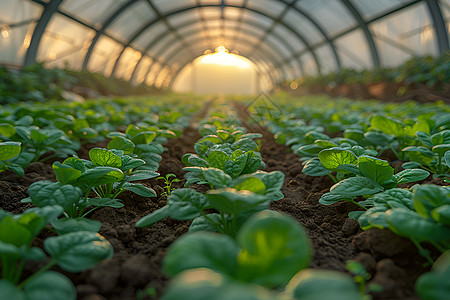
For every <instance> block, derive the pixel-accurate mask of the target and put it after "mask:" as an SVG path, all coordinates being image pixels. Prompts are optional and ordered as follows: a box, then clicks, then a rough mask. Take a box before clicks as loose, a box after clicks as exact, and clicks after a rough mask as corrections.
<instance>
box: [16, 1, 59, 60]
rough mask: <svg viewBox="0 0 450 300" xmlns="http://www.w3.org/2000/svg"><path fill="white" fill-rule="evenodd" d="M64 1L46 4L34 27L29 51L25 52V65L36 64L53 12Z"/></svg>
mask: <svg viewBox="0 0 450 300" xmlns="http://www.w3.org/2000/svg"><path fill="white" fill-rule="evenodd" d="M62 2H63V0H51V1H50V3H48V4H47V5H46V6H45V9H44V11H43V12H42V14H41V17H40V18H39V21H38V23H37V24H36V27H35V28H34V31H33V35H32V37H31V41H30V46H29V47H28V50H27V53H26V54H25V58H24V62H23V64H24V65H25V66H28V65H31V64H34V63H35V62H36V56H37V50H38V47H39V44H40V42H41V38H42V35H43V34H44V31H45V28H46V27H47V25H48V22H49V21H50V19H51V17H52V16H53V14H54V13H55V12H56V11H57V10H58V6H59V5H60V4H61V3H62Z"/></svg>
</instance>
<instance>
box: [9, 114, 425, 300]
mask: <svg viewBox="0 0 450 300" xmlns="http://www.w3.org/2000/svg"><path fill="white" fill-rule="evenodd" d="M240 111H241V112H242V111H243V110H242V109H240ZM249 132H261V133H263V135H264V137H263V140H262V147H261V154H262V157H263V159H264V161H265V162H266V163H267V169H266V171H274V170H279V171H282V172H283V173H285V175H286V178H285V184H284V187H283V189H282V192H283V193H284V195H285V198H284V199H283V200H280V201H277V202H274V203H273V204H272V205H271V209H274V210H277V211H281V212H284V213H286V214H289V215H291V216H293V217H294V218H296V219H297V220H298V221H299V222H300V223H301V224H302V225H303V226H304V227H305V228H306V230H307V232H308V234H309V237H310V240H311V243H312V246H313V248H314V259H313V262H312V264H311V267H313V268H321V269H331V270H338V271H345V263H346V261H348V260H357V261H359V262H360V263H362V264H363V265H364V266H365V267H366V269H367V270H368V271H369V272H370V273H371V274H372V275H373V279H372V281H371V282H373V283H378V284H381V285H382V286H383V288H384V291H383V292H381V293H378V294H374V295H373V296H374V299H418V297H417V296H415V294H414V282H415V280H416V279H417V277H418V276H420V275H421V274H422V273H424V272H426V271H428V269H426V268H423V267H422V265H423V264H424V263H425V260H424V259H423V258H422V257H421V256H420V255H419V254H418V251H417V249H416V248H415V247H414V245H412V243H411V242H410V241H409V240H407V239H404V238H401V237H398V236H396V235H394V234H392V233H391V232H390V231H388V230H369V231H365V232H363V231H361V229H359V225H358V223H357V222H356V221H354V220H352V219H350V218H348V217H347V213H348V212H350V211H352V210H355V209H357V207H355V206H354V204H352V203H348V202H341V203H336V204H334V205H330V206H324V205H321V204H319V203H318V199H319V198H320V196H321V195H322V194H323V193H324V192H326V191H328V189H329V188H330V186H331V185H332V184H333V182H332V181H331V179H329V178H328V177H310V176H306V175H304V174H303V173H301V169H302V167H301V163H300V161H298V157H297V156H296V155H295V154H293V153H292V152H290V150H289V148H288V147H286V146H283V145H278V144H276V143H275V141H274V139H273V137H272V135H271V134H270V133H269V132H267V131H266V130H265V129H263V128H260V127H249ZM199 138H200V136H199V134H198V133H197V130H196V129H194V128H193V127H189V128H187V129H186V130H185V131H184V133H183V134H182V135H181V136H180V137H179V138H177V139H173V140H169V141H168V143H167V144H166V145H165V147H166V148H167V150H166V151H165V152H164V153H163V155H162V156H163V160H162V161H161V163H160V168H159V172H160V173H161V175H166V174H167V173H174V174H176V175H177V177H178V178H182V175H183V173H184V172H183V171H182V168H183V165H182V163H181V161H180V160H181V156H182V155H183V154H184V153H187V152H193V151H194V150H193V145H194V143H195V141H197V140H198V139H199ZM86 148H87V147H86ZM83 151H84V152H83ZM85 151H86V149H84V150H82V152H81V153H85ZM43 179H47V180H55V178H54V175H53V172H52V170H51V166H50V165H49V164H39V163H37V164H33V165H32V166H30V167H29V168H27V175H26V176H25V177H24V178H23V179H19V178H17V177H14V176H13V174H11V173H8V172H4V173H1V175H0V180H2V181H0V207H1V208H3V209H5V210H8V211H12V212H15V213H19V212H21V211H23V210H24V209H25V208H27V207H29V206H30V205H29V204H22V203H20V202H19V201H20V199H22V198H25V197H26V196H27V195H26V188H27V187H28V186H29V185H30V184H31V183H32V182H34V181H37V180H43ZM143 183H144V184H146V185H148V186H151V187H153V188H154V189H155V191H157V193H158V197H157V198H143V197H140V196H137V195H135V194H132V193H128V192H127V193H123V194H121V195H120V197H119V198H121V199H122V200H123V202H124V204H125V206H124V207H123V208H120V209H112V208H102V209H99V210H98V211H96V212H95V213H93V214H92V215H91V216H90V218H92V219H95V220H99V221H101V222H102V223H103V226H102V229H101V231H100V234H102V235H104V236H105V237H106V238H107V239H108V240H109V241H110V242H111V244H112V245H113V247H114V252H115V256H114V258H113V259H111V260H108V261H106V262H103V263H101V264H99V265H98V266H97V267H95V268H94V269H92V270H89V271H85V272H82V273H79V274H67V273H65V274H66V275H67V276H69V277H70V278H71V279H72V280H73V282H74V283H75V285H76V287H77V292H78V299H82V300H94V299H97V300H100V299H108V300H119V299H120V300H127V299H138V296H137V295H138V294H140V293H142V291H144V290H146V289H149V288H150V289H154V291H155V293H156V296H154V297H150V296H144V297H143V298H142V299H158V298H159V297H160V296H161V294H163V292H164V288H165V287H166V285H167V283H168V278H167V277H166V276H165V275H164V274H163V273H162V271H161V265H162V259H163V257H164V255H165V253H166V249H167V247H168V246H169V245H170V244H171V243H172V242H173V241H174V240H175V239H176V238H178V237H179V236H181V235H182V234H184V233H185V232H187V230H188V226H189V222H188V221H183V222H182V221H175V220H171V219H166V220H163V221H161V222H158V223H157V224H155V225H154V226H152V227H151V228H143V229H141V228H135V227H134V224H135V222H136V221H137V220H139V219H140V218H141V217H143V216H145V215H146V214H148V213H150V212H152V211H154V210H156V209H158V208H161V207H162V206H164V205H165V204H166V197H165V196H161V194H162V192H163V191H164V190H163V188H162V185H163V184H162V182H161V181H157V180H156V179H151V180H148V181H144V182H143ZM182 185H183V182H180V183H177V185H176V187H181V186H182ZM196 189H198V190H199V191H202V190H203V191H204V189H203V187H202V186H197V187H196Z"/></svg>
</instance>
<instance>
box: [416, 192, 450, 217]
mask: <svg viewBox="0 0 450 300" xmlns="http://www.w3.org/2000/svg"><path fill="white" fill-rule="evenodd" d="M413 200H414V209H415V210H416V212H417V213H419V214H420V215H421V216H423V217H425V218H428V217H430V216H431V215H430V214H431V211H432V210H433V209H435V208H437V207H439V206H442V205H445V204H450V193H449V192H448V191H447V190H446V189H445V188H443V187H440V186H437V185H434V184H423V185H421V186H419V187H417V188H416V189H415V190H414V193H413Z"/></svg>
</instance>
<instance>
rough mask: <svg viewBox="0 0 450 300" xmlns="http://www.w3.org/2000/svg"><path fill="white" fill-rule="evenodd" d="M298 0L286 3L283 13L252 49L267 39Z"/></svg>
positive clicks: (274, 20)
mask: <svg viewBox="0 0 450 300" xmlns="http://www.w3.org/2000/svg"><path fill="white" fill-rule="evenodd" d="M297 1H298V0H292V1H291V2H290V3H285V2H284V4H286V6H285V7H284V8H283V11H282V12H281V14H280V15H279V16H278V17H277V18H276V19H273V23H272V25H271V26H270V27H268V28H267V29H266V30H265V31H264V34H263V36H262V37H261V38H260V39H259V41H258V43H256V44H255V45H254V46H253V48H252V49H251V51H253V50H255V49H256V48H258V47H259V46H260V45H261V44H262V43H263V42H264V41H265V40H266V39H267V37H268V36H269V35H270V34H271V33H272V32H273V30H274V29H275V27H277V25H278V24H279V23H280V22H282V20H283V18H284V17H285V16H286V14H287V13H288V11H289V10H290V9H291V7H292V6H293V5H294V4H295V3H296V2H297Z"/></svg>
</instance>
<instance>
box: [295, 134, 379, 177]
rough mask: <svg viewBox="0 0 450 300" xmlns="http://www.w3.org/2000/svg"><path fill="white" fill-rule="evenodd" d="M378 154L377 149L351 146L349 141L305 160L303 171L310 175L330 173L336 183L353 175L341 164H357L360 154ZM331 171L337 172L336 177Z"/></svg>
mask: <svg viewBox="0 0 450 300" xmlns="http://www.w3.org/2000/svg"><path fill="white" fill-rule="evenodd" d="M316 142H317V141H316ZM333 146H334V145H333ZM376 154H377V151H375V150H371V149H364V148H363V147H361V146H358V145H356V146H351V145H350V144H348V143H344V144H342V145H341V146H340V147H331V148H327V149H323V150H321V151H320V152H319V153H318V157H317V158H312V159H309V160H307V161H305V162H304V166H303V169H302V172H303V173H305V174H306V175H309V176H323V175H328V176H330V177H331V179H332V180H333V181H334V182H335V183H337V182H338V181H341V180H342V179H344V178H345V177H347V176H348V175H352V173H350V172H348V171H347V170H345V169H342V168H339V166H341V165H356V164H357V159H358V157H359V156H361V155H376ZM331 172H336V177H335V176H333V175H332V174H331Z"/></svg>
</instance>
